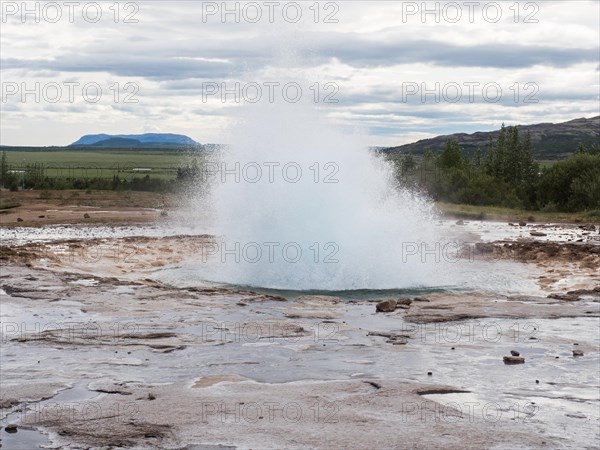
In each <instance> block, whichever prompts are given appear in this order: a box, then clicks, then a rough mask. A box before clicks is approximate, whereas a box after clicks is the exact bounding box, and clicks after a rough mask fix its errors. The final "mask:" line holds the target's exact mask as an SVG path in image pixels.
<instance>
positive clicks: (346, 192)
mask: <svg viewBox="0 0 600 450" xmlns="http://www.w3.org/2000/svg"><path fill="white" fill-rule="evenodd" d="M278 81H279V82H280V83H281V79H279V80H278ZM284 83H285V82H283V83H281V84H284ZM308 92H309V89H308V85H306V86H303V95H304V97H307V94H308ZM312 100H313V97H312V92H311V93H310V99H306V98H304V100H303V101H299V102H297V103H290V102H285V101H279V102H273V103H269V102H266V101H265V102H260V103H257V104H250V105H246V106H244V107H243V112H242V114H241V119H240V121H239V123H237V124H236V126H235V127H233V128H232V129H231V130H230V132H229V134H228V136H229V138H230V145H229V147H228V150H227V151H225V152H224V153H223V155H221V156H222V159H221V160H220V161H219V163H218V167H219V169H220V171H219V173H217V174H215V175H214V176H213V177H212V181H213V185H212V192H211V201H212V205H213V207H214V208H215V211H216V230H217V232H218V233H219V234H220V236H219V237H218V238H217V244H216V246H215V247H213V248H210V249H207V253H208V254H210V256H211V257H210V259H209V260H208V262H207V263H205V264H201V265H200V269H198V270H200V272H201V273H200V276H201V277H202V278H203V279H204V280H207V281H214V282H224V283H230V284H238V285H247V286H255V287H266V288H277V289H294V290H311V289H316V290H351V289H395V288H410V287H424V286H432V285H434V284H435V283H434V282H433V274H434V271H435V270H436V267H434V266H435V265H427V264H423V263H422V262H421V261H420V259H419V258H418V257H415V256H414V255H411V257H410V258H409V257H408V256H407V249H414V248H415V245H420V243H421V242H428V243H429V244H431V243H432V242H435V241H436V238H435V234H434V227H433V222H432V219H433V213H432V207H431V205H430V203H429V202H428V201H427V200H426V199H424V198H423V197H422V196H419V195H416V194H415V193H412V192H409V191H406V190H399V189H397V188H395V187H394V182H393V174H392V170H391V168H390V167H389V166H388V165H386V164H385V163H384V162H383V161H382V160H381V159H380V158H377V157H376V156H375V155H373V154H372V153H371V152H369V150H368V149H367V146H366V145H365V143H364V141H363V138H362V137H361V136H358V135H351V134H347V133H343V132H342V131H341V130H340V129H339V128H338V127H335V126H333V125H331V124H329V123H328V122H327V120H326V118H325V115H324V113H323V112H322V111H320V110H319V109H318V108H317V107H316V105H315V104H314V103H313V102H312ZM338 108H339V107H338Z"/></svg>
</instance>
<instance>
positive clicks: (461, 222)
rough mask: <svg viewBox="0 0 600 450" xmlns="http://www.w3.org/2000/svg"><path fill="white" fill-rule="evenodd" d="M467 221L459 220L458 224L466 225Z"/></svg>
mask: <svg viewBox="0 0 600 450" xmlns="http://www.w3.org/2000/svg"><path fill="white" fill-rule="evenodd" d="M464 224H465V222H464V221H463V220H457V221H456V225H464Z"/></svg>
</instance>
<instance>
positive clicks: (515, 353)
mask: <svg viewBox="0 0 600 450" xmlns="http://www.w3.org/2000/svg"><path fill="white" fill-rule="evenodd" d="M510 354H511V355H513V356H521V354H520V353H519V352H518V351H516V350H511V351H510Z"/></svg>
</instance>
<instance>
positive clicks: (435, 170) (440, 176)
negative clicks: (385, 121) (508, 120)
mask: <svg viewBox="0 0 600 450" xmlns="http://www.w3.org/2000/svg"><path fill="white" fill-rule="evenodd" d="M393 161H394V163H395V165H396V173H397V179H398V182H399V184H400V185H402V186H404V187H409V188H412V189H417V190H420V191H422V192H425V193H427V194H428V195H429V196H430V197H432V198H433V199H434V200H439V201H445V202H450V203H464V204H471V205H481V206H484V205H486V206H503V207H509V208H520V209H528V210H543V211H547V212H554V211H564V212H573V211H585V210H600V146H598V144H594V145H593V146H591V147H590V148H587V147H585V146H584V145H580V146H579V148H578V149H577V151H576V152H575V154H574V155H572V156H570V157H568V158H566V159H564V160H561V161H558V162H556V163H554V164H552V165H550V166H548V167H543V168H540V165H539V163H538V162H536V161H535V159H534V157H533V152H532V146H531V136H530V135H529V133H527V134H526V135H525V136H520V135H519V131H518V129H517V127H513V126H509V127H505V126H504V125H502V128H501V129H500V133H499V134H498V136H497V137H496V139H495V140H490V142H489V143H488V146H487V148H486V149H485V150H481V149H479V150H477V151H476V152H475V154H474V155H472V156H466V155H464V154H463V152H462V151H461V148H460V145H459V143H458V142H457V141H456V140H449V141H448V142H447V143H446V146H445V148H444V150H443V151H441V152H440V153H439V154H437V155H434V154H433V153H432V152H431V150H426V151H425V152H424V155H423V157H422V158H416V157H415V156H413V155H411V154H404V155H401V156H400V157H395V158H393Z"/></svg>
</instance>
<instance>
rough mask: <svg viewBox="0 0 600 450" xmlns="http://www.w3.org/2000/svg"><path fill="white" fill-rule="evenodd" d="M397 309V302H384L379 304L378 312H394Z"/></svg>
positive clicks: (376, 309) (376, 308)
mask: <svg viewBox="0 0 600 450" xmlns="http://www.w3.org/2000/svg"><path fill="white" fill-rule="evenodd" d="M395 309H396V300H384V301H383V302H379V303H377V306H376V307H375V311H376V312H392V311H394V310H395Z"/></svg>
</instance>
